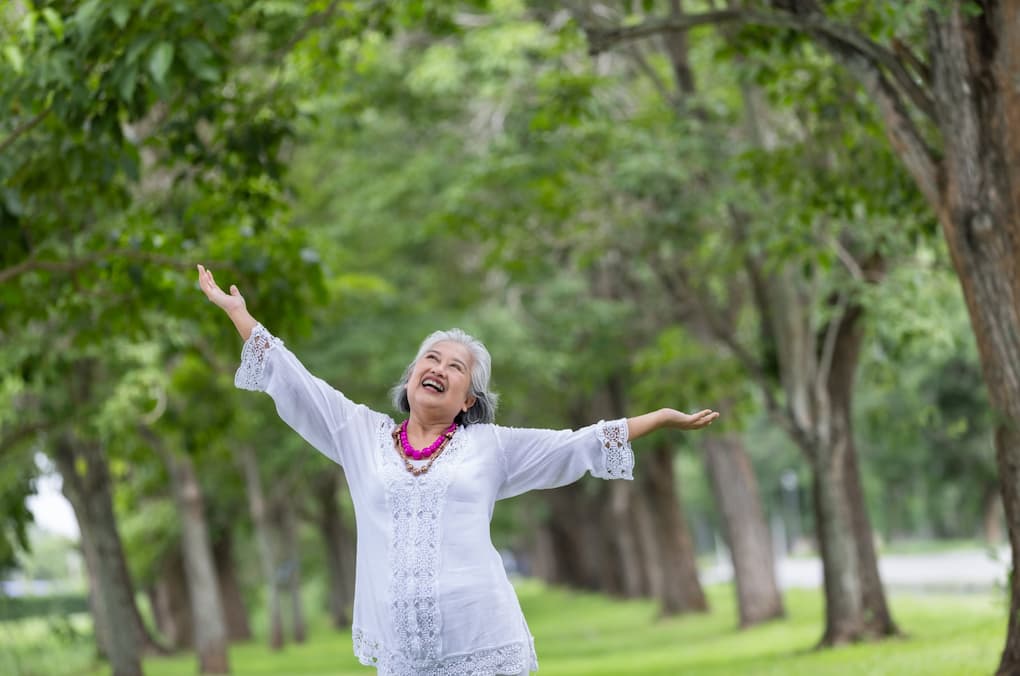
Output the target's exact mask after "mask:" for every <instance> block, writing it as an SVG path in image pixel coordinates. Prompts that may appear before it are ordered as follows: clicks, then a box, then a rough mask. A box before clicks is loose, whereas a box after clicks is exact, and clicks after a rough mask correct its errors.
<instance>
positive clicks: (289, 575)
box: [274, 501, 308, 643]
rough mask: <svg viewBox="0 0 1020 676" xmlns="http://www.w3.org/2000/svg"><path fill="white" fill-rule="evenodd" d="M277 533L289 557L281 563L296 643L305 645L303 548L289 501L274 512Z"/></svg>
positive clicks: (282, 549) (278, 505)
mask: <svg viewBox="0 0 1020 676" xmlns="http://www.w3.org/2000/svg"><path fill="white" fill-rule="evenodd" d="M274 512H275V516H276V518H275V519H274V520H275V521H276V531H277V533H278V534H279V542H280V551H283V552H286V553H287V556H286V558H285V559H283V560H282V561H281V562H280V563H281V568H282V570H283V578H284V579H283V584H284V587H286V589H287V594H288V596H290V616H291V630H292V636H293V637H294V642H295V643H304V642H305V639H307V638H308V629H307V626H306V624H305V610H304V603H303V602H302V600H301V548H300V547H299V546H298V537H297V535H298V533H297V530H298V521H297V518H296V516H295V514H294V508H293V507H292V506H291V504H290V502H289V501H282V502H280V503H278V504H277V505H276V509H275V510H274Z"/></svg>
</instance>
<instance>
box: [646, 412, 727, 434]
mask: <svg viewBox="0 0 1020 676" xmlns="http://www.w3.org/2000/svg"><path fill="white" fill-rule="evenodd" d="M718 417H719V412H718V411H713V410H712V409H710V408H706V409H704V410H702V411H698V412H697V413H683V412H682V411H677V410H676V409H673V408H660V409H659V410H658V411H652V412H651V413H645V414H644V415H639V416H635V417H633V418H627V436H628V438H630V440H631V441H633V440H634V439H639V438H641V437H643V436H645V435H646V434H648V433H650V432H654V431H655V430H658V429H662V428H666V427H668V428H672V429H678V430H700V429H701V428H702V427H708V426H709V425H711V424H712V422H713V421H714V420H715V419H716V418H718Z"/></svg>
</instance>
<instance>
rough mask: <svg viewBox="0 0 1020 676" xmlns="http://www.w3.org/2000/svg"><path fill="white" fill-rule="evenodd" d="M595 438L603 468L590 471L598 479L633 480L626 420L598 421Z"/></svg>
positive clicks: (632, 455) (632, 451)
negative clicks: (600, 451)
mask: <svg viewBox="0 0 1020 676" xmlns="http://www.w3.org/2000/svg"><path fill="white" fill-rule="evenodd" d="M595 436H596V437H597V438H598V440H599V443H600V444H602V461H603V468H600V469H598V470H597V471H595V470H593V471H592V476H595V477H598V478H599V479H633V478H634V473H633V472H634V450H633V449H632V448H631V447H630V439H629V438H628V430H627V419H626V418H623V419H620V420H611V421H609V422H606V421H604V420H600V421H599V423H598V426H597V427H596V428H595Z"/></svg>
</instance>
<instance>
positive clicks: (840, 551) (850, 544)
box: [813, 449, 864, 645]
mask: <svg viewBox="0 0 1020 676" xmlns="http://www.w3.org/2000/svg"><path fill="white" fill-rule="evenodd" d="M815 457H816V461H815V463H814V472H813V474H814V476H813V478H814V486H813V488H814V490H813V494H814V512H815V524H816V530H817V533H818V544H819V548H820V549H821V555H822V568H823V571H824V579H825V580H824V581H825V633H824V634H823V636H822V640H821V644H822V645H840V644H843V643H851V642H854V641H858V640H860V639H861V638H862V637H863V636H864V608H863V602H862V598H861V594H862V591H863V589H862V585H861V576H860V566H859V563H858V558H857V545H856V542H855V540H854V534H853V526H852V523H851V516H850V507H849V505H848V504H847V499H846V489H845V486H846V481H845V476H844V475H845V469H846V463H845V462H844V460H843V453H841V452H838V450H837V449H825V450H818V451H816V452H815Z"/></svg>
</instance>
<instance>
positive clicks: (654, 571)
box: [630, 480, 667, 599]
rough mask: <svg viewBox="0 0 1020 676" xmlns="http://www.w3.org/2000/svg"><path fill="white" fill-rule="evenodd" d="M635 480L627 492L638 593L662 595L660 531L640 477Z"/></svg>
mask: <svg viewBox="0 0 1020 676" xmlns="http://www.w3.org/2000/svg"><path fill="white" fill-rule="evenodd" d="M637 483H638V489H637V490H636V491H633V492H632V493H631V501H630V505H631V510H630V515H631V522H632V524H633V525H632V528H633V529H634V532H635V533H636V534H637V540H638V543H639V544H640V547H641V563H642V564H643V565H642V567H643V569H642V571H641V581H642V585H643V586H642V589H641V595H642V596H645V597H648V598H653V599H662V598H663V597H664V596H665V593H666V590H665V586H664V585H665V584H666V583H667V580H666V570H665V566H663V553H662V541H663V534H662V533H660V532H659V521H658V520H657V519H656V515H655V512H654V507H653V506H652V497H651V496H650V495H649V494H648V493H647V492H646V491H644V490H643V489H642V487H641V482H640V480H639V481H638V482H637Z"/></svg>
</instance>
